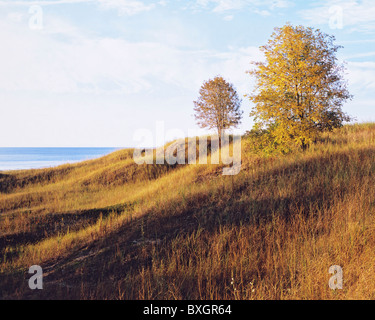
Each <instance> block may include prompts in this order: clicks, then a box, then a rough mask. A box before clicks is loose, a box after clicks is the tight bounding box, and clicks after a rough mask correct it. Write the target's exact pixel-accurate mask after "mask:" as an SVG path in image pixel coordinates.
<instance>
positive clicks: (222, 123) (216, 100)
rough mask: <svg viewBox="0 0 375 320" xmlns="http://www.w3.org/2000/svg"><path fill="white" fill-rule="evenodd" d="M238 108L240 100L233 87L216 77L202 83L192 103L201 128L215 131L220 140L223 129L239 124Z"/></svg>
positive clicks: (240, 113)
mask: <svg viewBox="0 0 375 320" xmlns="http://www.w3.org/2000/svg"><path fill="white" fill-rule="evenodd" d="M240 107H241V99H240V98H239V97H238V94H237V92H236V90H235V89H234V87H233V85H232V84H230V83H228V82H227V81H225V80H224V79H223V77H220V76H217V77H215V78H214V79H211V80H208V81H206V82H204V83H203V85H202V87H201V89H200V91H199V98H198V100H197V101H194V111H195V119H196V120H197V123H198V125H199V126H200V127H201V128H208V129H216V130H217V133H218V135H219V139H220V137H221V135H222V134H223V133H224V131H225V129H229V128H231V127H236V126H237V125H238V124H240V121H241V117H242V114H243V112H242V111H241V110H240Z"/></svg>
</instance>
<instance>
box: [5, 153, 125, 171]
mask: <svg viewBox="0 0 375 320" xmlns="http://www.w3.org/2000/svg"><path fill="white" fill-rule="evenodd" d="M116 150H118V148H0V171H2V170H18V169H40V168H48V167H55V166H59V165H61V164H65V163H74V162H79V161H84V160H89V159H95V158H99V157H102V156H104V155H107V154H109V153H111V152H113V151H116Z"/></svg>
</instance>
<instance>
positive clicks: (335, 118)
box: [249, 24, 351, 150]
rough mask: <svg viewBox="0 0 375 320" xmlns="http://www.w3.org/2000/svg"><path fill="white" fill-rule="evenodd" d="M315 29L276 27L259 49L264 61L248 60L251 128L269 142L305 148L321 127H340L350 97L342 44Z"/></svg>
mask: <svg viewBox="0 0 375 320" xmlns="http://www.w3.org/2000/svg"><path fill="white" fill-rule="evenodd" d="M334 41H335V38H334V37H333V36H330V35H327V34H325V33H323V32H321V31H320V30H319V29H318V30H315V29H313V28H306V27H303V26H297V27H294V26H291V25H289V24H287V25H285V26H284V27H282V28H275V31H274V33H273V34H272V36H271V39H270V40H269V41H268V43H267V44H266V45H265V46H263V47H261V50H262V51H263V52H264V55H265V61H264V62H253V64H254V65H255V67H256V68H255V69H254V70H251V71H249V73H250V75H252V76H254V77H255V79H256V86H255V90H254V92H253V94H252V95H249V98H250V100H251V101H252V102H253V103H254V105H255V106H254V108H253V110H252V112H251V114H250V115H251V116H254V117H255V123H256V124H255V131H258V132H259V131H261V132H266V133H267V134H268V137H267V141H268V143H269V141H272V144H273V146H275V147H279V148H282V149H284V150H288V149H289V148H290V147H292V146H293V145H297V146H300V147H301V148H302V149H306V148H307V147H308V146H309V145H310V144H311V143H312V142H314V141H316V139H317V138H318V137H319V135H320V133H321V132H323V131H331V130H332V129H334V128H337V127H341V126H342V124H343V123H344V122H346V121H350V117H349V116H348V115H346V114H345V113H344V112H343V111H342V109H341V108H342V105H343V103H344V102H345V101H346V100H348V99H350V98H351V95H350V94H349V92H348V90H347V85H346V82H345V80H344V78H343V73H344V70H345V68H344V66H343V65H340V64H338V62H337V58H336V53H337V51H338V49H340V48H341V46H337V45H335V44H334Z"/></svg>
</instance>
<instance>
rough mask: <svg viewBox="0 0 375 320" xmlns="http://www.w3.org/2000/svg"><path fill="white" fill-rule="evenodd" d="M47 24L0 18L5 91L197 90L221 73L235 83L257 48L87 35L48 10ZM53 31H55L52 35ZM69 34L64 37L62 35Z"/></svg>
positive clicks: (1, 84)
mask: <svg viewBox="0 0 375 320" xmlns="http://www.w3.org/2000/svg"><path fill="white" fill-rule="evenodd" d="M47 18H48V19H46V21H45V23H46V24H48V28H47V27H46V28H44V29H43V30H42V31H40V32H35V31H32V30H28V29H26V30H25V28H24V27H23V26H21V25H20V24H17V23H13V22H11V21H9V20H5V21H1V22H0V38H1V39H2V41H3V43H6V45H7V50H1V51H0V68H1V70H2V74H3V75H4V74H6V75H7V76H6V77H5V76H2V77H0V89H2V90H5V91H10V92H23V91H27V92H49V93H89V92H92V93H111V92H112V93H128V94H136V93H140V92H147V91H152V90H156V87H155V84H157V86H159V85H160V86H171V87H175V88H180V89H181V90H188V91H189V90H190V91H192V90H196V89H197V86H200V84H201V82H202V81H203V80H205V79H206V78H207V77H211V76H214V75H216V74H218V73H223V76H227V77H230V78H233V79H234V80H237V81H238V83H240V80H241V81H242V80H243V79H244V74H245V71H246V70H247V69H248V68H247V66H248V65H249V62H250V60H251V59H254V58H258V57H257V56H259V54H258V52H259V50H258V48H253V47H250V49H241V48H239V49H228V51H226V52H216V51H214V50H197V49H190V50H187V49H178V48H176V47H174V46H171V45H166V44H162V43H157V42H138V43H134V42H128V41H126V40H124V39H120V38H105V37H96V38H92V37H87V36H86V35H83V34H81V33H80V32H79V31H78V30H77V29H76V28H75V27H74V26H72V25H70V24H69V23H67V22H66V21H64V20H62V19H61V18H56V17H52V16H51V15H48V17H47ZM56 35H58V37H56ZM66 39H68V40H69V41H66Z"/></svg>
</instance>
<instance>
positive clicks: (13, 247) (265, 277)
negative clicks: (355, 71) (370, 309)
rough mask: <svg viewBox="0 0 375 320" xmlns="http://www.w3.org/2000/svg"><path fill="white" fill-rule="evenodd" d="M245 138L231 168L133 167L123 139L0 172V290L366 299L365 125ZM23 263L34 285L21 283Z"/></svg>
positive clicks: (368, 132) (49, 294) (368, 143)
mask: <svg viewBox="0 0 375 320" xmlns="http://www.w3.org/2000/svg"><path fill="white" fill-rule="evenodd" d="M248 144H249V141H247V140H244V141H243V148H242V149H243V150H242V151H243V152H242V170H241V172H240V173H239V174H238V175H237V176H234V177H231V176H223V175H221V172H222V167H221V166H220V165H208V166H206V165H186V166H181V165H178V166H167V165H147V166H146V165H142V166H138V165H136V164H135V163H134V162H133V160H132V153H133V151H132V150H123V151H118V152H115V153H113V154H111V155H109V156H107V157H104V158H101V159H98V160H93V161H87V162H83V163H80V164H74V165H66V166H61V167H58V168H53V169H45V170H28V171H18V172H3V173H0V297H1V298H3V299H18V298H30V299H36V298H47V299H48V298H62V299H68V298H71V299H78V298H82V299H102V298H105V299H370V298H371V299H373V298H375V254H374V252H375V220H374V218H375V216H374V214H375V188H374V185H375V125H374V124H363V125H354V126H346V127H344V128H342V129H340V130H338V131H336V132H334V133H331V134H327V135H325V136H324V137H323V138H322V140H321V141H320V142H319V143H318V144H316V145H314V146H312V147H311V148H310V150H308V151H307V152H304V153H302V152H296V153H294V154H290V155H288V156H274V157H268V158H266V157H261V156H257V155H254V154H252V153H251V152H250V151H249V149H248ZM34 264H38V265H41V266H42V267H43V270H44V276H45V277H44V289H43V290H36V291H32V290H30V289H29V288H28V286H27V279H28V278H29V277H30V275H28V274H27V270H28V268H29V266H31V265H34ZM331 265H340V266H342V267H343V271H344V288H343V290H338V291H332V290H331V289H329V287H328V280H329V278H330V277H331V275H330V274H329V273H328V269H329V267H330V266H331Z"/></svg>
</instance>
